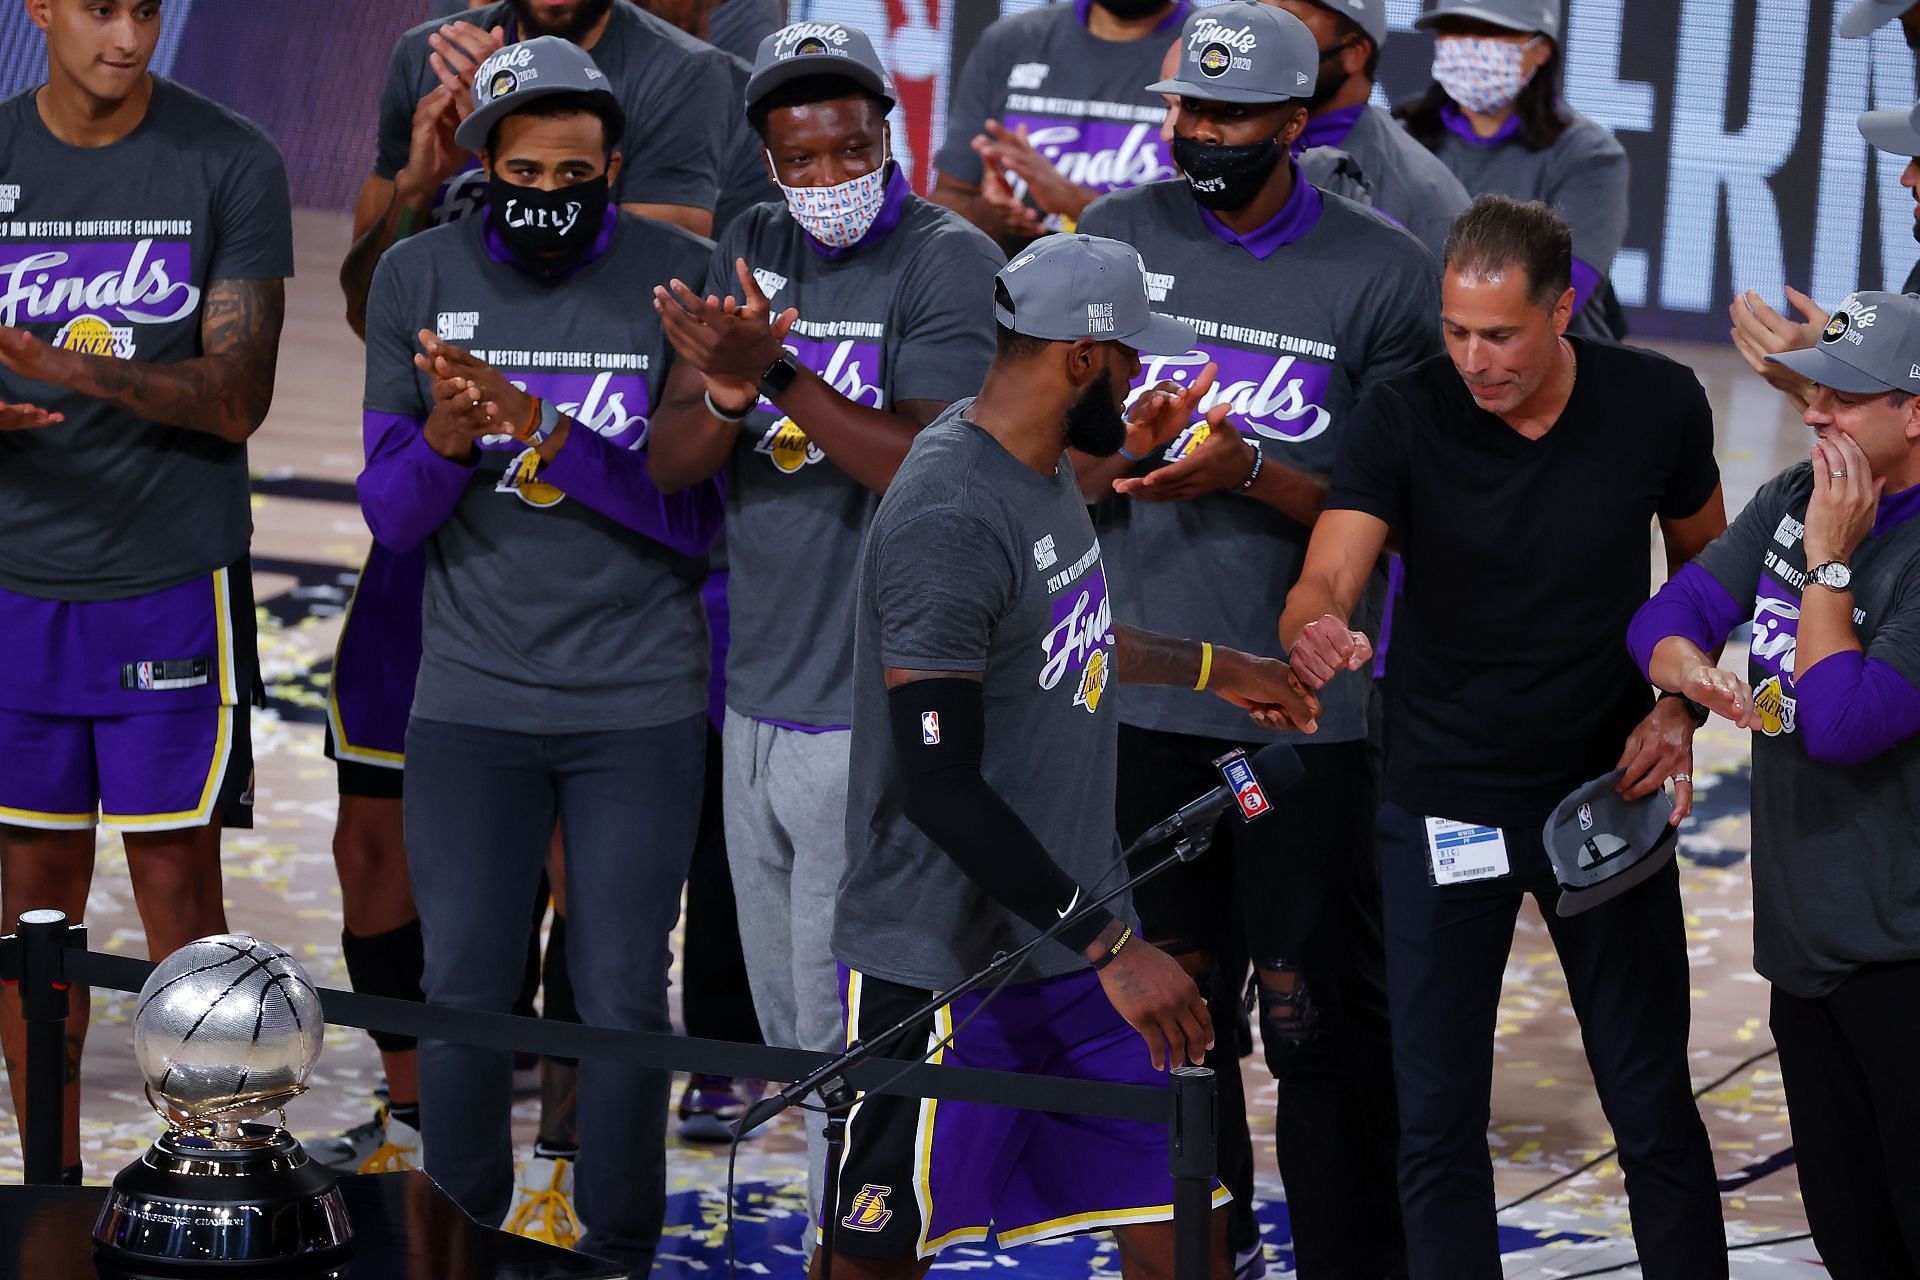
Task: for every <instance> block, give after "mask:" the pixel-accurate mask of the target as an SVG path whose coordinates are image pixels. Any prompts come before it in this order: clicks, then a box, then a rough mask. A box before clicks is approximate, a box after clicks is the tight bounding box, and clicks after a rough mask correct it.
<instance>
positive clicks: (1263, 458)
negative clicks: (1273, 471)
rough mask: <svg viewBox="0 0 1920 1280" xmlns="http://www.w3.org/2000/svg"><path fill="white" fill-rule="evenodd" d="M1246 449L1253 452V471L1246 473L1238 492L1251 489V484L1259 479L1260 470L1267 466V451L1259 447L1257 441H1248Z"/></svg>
mask: <svg viewBox="0 0 1920 1280" xmlns="http://www.w3.org/2000/svg"><path fill="white" fill-rule="evenodd" d="M1247 447H1248V448H1250V449H1252V450H1253V470H1251V471H1249V472H1247V478H1246V479H1245V480H1242V481H1241V482H1240V492H1242V493H1245V492H1246V491H1247V490H1249V489H1251V488H1253V482H1254V481H1255V480H1258V479H1259V478H1260V468H1262V467H1264V466H1266V465H1267V451H1266V450H1265V449H1262V448H1261V447H1260V442H1259V441H1258V440H1248V441H1247Z"/></svg>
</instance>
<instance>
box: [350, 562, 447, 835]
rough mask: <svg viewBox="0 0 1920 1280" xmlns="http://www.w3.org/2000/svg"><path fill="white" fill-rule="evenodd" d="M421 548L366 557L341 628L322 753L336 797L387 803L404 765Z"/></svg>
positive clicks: (422, 571) (416, 653)
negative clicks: (331, 765) (334, 774)
mask: <svg viewBox="0 0 1920 1280" xmlns="http://www.w3.org/2000/svg"><path fill="white" fill-rule="evenodd" d="M426 573H427V553H426V550H425V549H424V548H415V549H414V550H412V551H407V552H393V551H389V550H387V549H386V548H385V547H383V546H381V545H380V544H379V543H375V544H374V545H373V548H372V549H371V550H370V551H368V552H367V563H366V566H365V567H364V568H362V569H361V571H360V582H359V585H358V586H356V587H355V588H354V589H353V600H352V602H351V603H350V604H348V606H347V616H346V618H345V619H344V620H343V621H342V622H341V624H340V643H339V647H338V648H336V649H335V650H334V655H333V680H332V683H331V686H330V689H329V692H328V695H327V747H326V750H327V755H328V756H329V757H330V758H331V759H332V760H333V761H334V762H335V763H336V764H337V765H338V772H339V779H340V793H341V794H342V795H350V796H372V797H376V798H384V799H392V798H395V797H397V796H399V795H400V788H401V770H402V769H404V768H405V767H406V742H407V720H408V719H409V717H411V715H412V714H413V686H414V682H415V681H416V680H417V679H418V678H419V675H420V597H421V594H422V592H423V591H424V590H425V589H426Z"/></svg>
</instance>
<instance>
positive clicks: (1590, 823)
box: [1542, 771, 1680, 916]
mask: <svg viewBox="0 0 1920 1280" xmlns="http://www.w3.org/2000/svg"><path fill="white" fill-rule="evenodd" d="M1619 780H1620V775H1619V773H1618V772H1617V771H1615V772H1611V773H1605V774H1602V775H1601V776H1600V777H1598V778H1595V779H1594V780H1593V781H1591V782H1588V783H1586V784H1584V785H1583V786H1581V787H1580V788H1579V789H1578V790H1576V791H1575V792H1574V793H1573V794H1572V795H1570V796H1568V797H1567V798H1566V799H1564V800H1562V801H1561V802H1560V803H1559V804H1558V805H1556V806H1554V810H1553V816H1552V817H1550V818H1548V819H1547V825H1546V830H1545V832H1544V833H1543V837H1542V838H1543V839H1544V840H1545V842H1546V846H1547V860H1548V861H1549V862H1551V863H1553V878H1554V879H1556V880H1558V881H1559V882H1560V901H1559V903H1558V905H1556V906H1555V908H1554V910H1555V911H1556V912H1557V913H1558V914H1560V915H1563V916H1577V915H1579V914H1580V913H1581V912H1582V911H1591V910H1592V909H1593V908H1595V907H1597V906H1599V905H1600V904H1601V903H1603V902H1607V901H1610V900H1612V899H1614V898H1617V897H1619V896H1620V895H1621V894H1623V893H1625V892H1626V891H1627V890H1629V889H1631V888H1633V886H1635V885H1637V884H1639V883H1640V882H1641V881H1643V880H1646V879H1648V878H1649V877H1651V876H1652V875H1653V874H1654V873H1655V872H1656V871H1658V870H1660V868H1662V867H1664V866H1666V865H1667V863H1669V862H1671V861H1672V860H1673V851H1674V847H1675V846H1676V845H1677V844H1678V843H1679V836H1680V828H1678V827H1677V826H1675V825H1674V824H1673V823H1672V822H1671V821H1670V819H1671V818H1672V817H1673V802H1672V801H1671V800H1669V799H1667V793H1666V792H1664V791H1656V792H1654V793H1653V794H1652V795H1648V796H1642V797H1641V798H1640V799H1638V800H1626V799H1622V798H1621V795H1620V793H1619V791H1617V790H1615V785H1616V784H1617V783H1618V782H1619Z"/></svg>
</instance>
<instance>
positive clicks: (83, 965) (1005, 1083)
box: [64, 949, 1168, 1124]
mask: <svg viewBox="0 0 1920 1280" xmlns="http://www.w3.org/2000/svg"><path fill="white" fill-rule="evenodd" d="M64 961H65V965H66V980H67V981H68V982H71V983H73V984H75V985H78V986H91V987H103V988H106V989H108V990H111V991H125V992H131V993H137V992H138V991H139V990H140V988H141V987H142V986H143V985H144V984H145V983H146V980H147V975H148V974H150V973H151V972H153V969H154V965H153V964H152V963H151V962H149V961H145V960H136V959H133V958H132V957H129V956H114V955H106V954H104V953H102V952H98V951H81V950H78V949H74V950H69V951H67V952H66V953H65V957H64ZM316 990H317V991H318V992H319V995H320V1006H321V1009H322V1011H323V1012H324V1013H325V1014H326V1019H327V1021H328V1022H330V1023H333V1024H335V1025H337V1026H343V1027H355V1028H358V1029H360V1030H362V1031H383V1032H390V1033H392V1034H395V1035H408V1036H414V1037H416V1038H420V1039H427V1040H446V1041H451V1042H453V1043H455V1044H471V1045H480V1046H484V1047H486V1048H491V1049H513V1050H519V1051H522V1052H529V1053H537V1054H540V1055H542V1056H545V1057H555V1058H595V1059H599V1060H603V1061H613V1062H625V1063H628V1064H631V1065H633V1066H640V1067H651V1068H653V1069H655V1070H660V1071H695V1072H699V1073H701V1074H703V1075H721V1076H735V1077H744V1078H746V1079H757V1080H797V1079H799V1078H801V1077H802V1076H804V1075H806V1074H807V1073H808V1072H809V1071H812V1070H813V1069H814V1068H816V1067H818V1066H820V1065H822V1064H823V1063H825V1062H827V1061H829V1059H830V1057H831V1055H829V1054H824V1053H810V1052H807V1051H806V1050H802V1049H778V1048H773V1047H770V1046H766V1045H742V1044H733V1043H729V1042H727V1041H721V1040H701V1039H696V1038H694V1037H692V1036H676V1035H668V1034H664V1033H660V1032H647V1031H616V1030H614V1029H612V1028H610V1027H593V1026H588V1025H586V1024H584V1023H566V1022H548V1021H546V1020H544V1019H541V1018H523V1017H518V1016H516V1015H514V1014H509V1013H488V1012H482V1011H479V1010H474V1009H449V1008H446V1007H444V1006H441V1005H431V1004H421V1003H418V1002H416V1001H412V1000H396V999H393V998H392V997H390V996H369V995H362V994H360V993H359V992H355V991H340V990H336V989H334V988H332V987H319V988H316ZM847 1082H848V1083H849V1084H851V1085H852V1086H854V1087H855V1088H857V1089H859V1090H861V1091H862V1092H865V1093H883V1094H890V1095H894V1096H897V1097H903V1098H923V1097H939V1098H943V1099H947V1100H950V1101H955V1102H974V1103H980V1104H983V1105H986V1106H1001V1107H1017V1108H1019V1109H1021V1110H1024V1111H1051V1112H1055V1113H1057V1114H1061V1115H1082V1116H1104V1117H1107V1118H1109V1119H1115V1120H1142V1121H1145V1122H1147V1123H1149V1124H1165V1123H1166V1119H1167V1105H1168V1103H1167V1091H1166V1089H1165V1088H1163V1087H1161V1086H1157V1085H1136V1084H1112V1083H1108V1082H1104V1081H1092V1080H1070V1079H1064V1078H1061V1077H1057V1076H1036V1075H1026V1074H1023V1073H1020V1072H1014V1071H987V1070H982V1069H981V1068H978V1067H947V1066H941V1067H934V1066H927V1065H925V1064H921V1063H915V1064H911V1065H909V1066H908V1067H906V1068H905V1069H904V1070H902V1069H900V1066H899V1062H898V1060H897V1059H886V1060H877V1061H872V1062H865V1063H862V1064H860V1065H859V1066H857V1067H853V1068H850V1069H849V1070H848V1072H847Z"/></svg>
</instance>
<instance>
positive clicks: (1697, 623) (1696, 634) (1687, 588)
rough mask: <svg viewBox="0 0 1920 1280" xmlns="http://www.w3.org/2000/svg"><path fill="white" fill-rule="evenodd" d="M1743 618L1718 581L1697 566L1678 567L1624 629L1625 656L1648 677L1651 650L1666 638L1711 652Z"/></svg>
mask: <svg viewBox="0 0 1920 1280" xmlns="http://www.w3.org/2000/svg"><path fill="white" fill-rule="evenodd" d="M1746 617H1747V611H1746V609H1744V608H1742V607H1741V604H1740V602H1739V601H1738V600H1735V599H1734V598H1733V597H1732V596H1730V595H1728V594H1727V589H1726V588H1725V587H1723V586H1721V585H1720V580H1719V579H1718V578H1715V577H1714V576H1713V575H1712V574H1710V573H1708V572H1707V571H1706V570H1705V569H1702V568H1701V567H1700V566H1699V565H1697V564H1686V565H1681V566H1680V572H1678V573H1676V574H1674V575H1673V576H1672V577H1671V578H1669V579H1667V585H1666V586H1664V587H1661V588H1660V590H1659V591H1657V592H1655V593H1654V597H1653V599H1651V600H1649V601H1647V602H1646V603H1645V604H1643V605H1641V606H1640V612H1638V613H1636V614H1634V615H1633V621H1632V622H1631V623H1629V624H1628V626H1627V652H1629V653H1631V654H1632V655H1633V661H1634V664H1635V665H1636V666H1638V667H1639V668H1640V674H1642V675H1648V668H1649V667H1651V666H1652V665H1653V650H1654V648H1655V646H1657V645H1658V644H1659V643H1660V642H1661V641H1662V640H1665V639H1666V638H1667V637H1668V636H1679V637H1680V638H1681V639H1682V640H1691V641H1693V642H1694V643H1695V644H1697V645H1699V646H1700V648H1701V649H1702V650H1705V651H1708V652H1711V651H1712V650H1713V647H1714V646H1715V645H1717V644H1719V643H1720V642H1721V641H1723V640H1725V639H1726V638H1727V633H1728V632H1730V631H1732V630H1733V629H1734V628H1735V627H1737V626H1739V625H1740V624H1741V623H1742V622H1743V621H1745V620H1746ZM1649 678H1651V677H1649Z"/></svg>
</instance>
